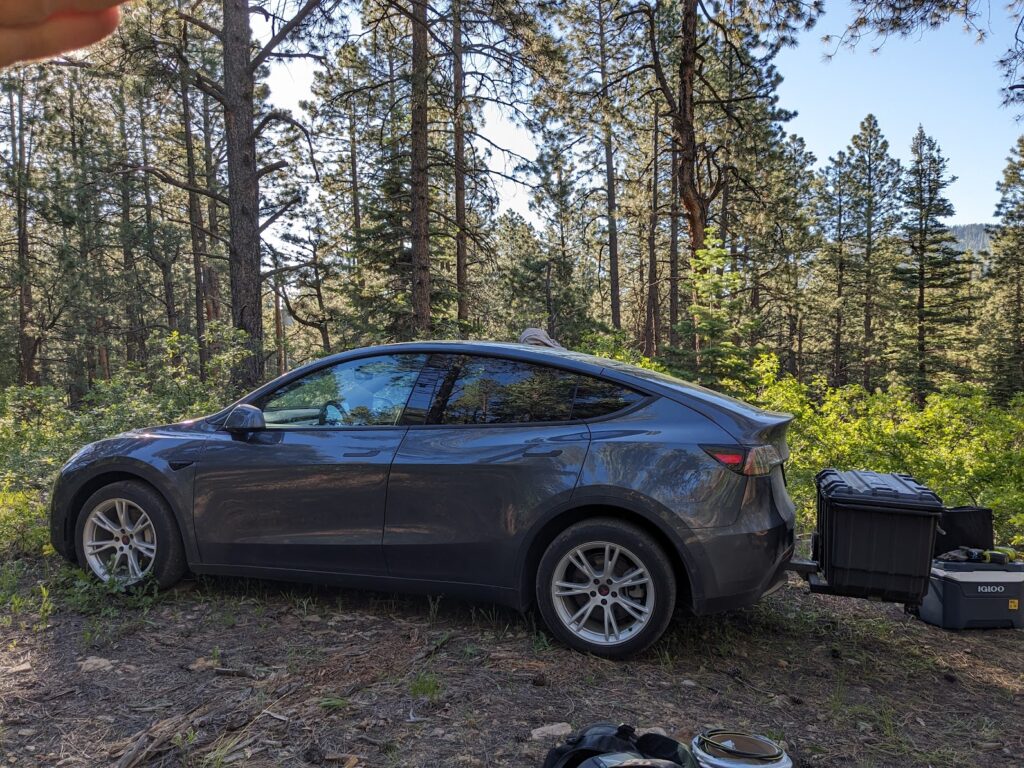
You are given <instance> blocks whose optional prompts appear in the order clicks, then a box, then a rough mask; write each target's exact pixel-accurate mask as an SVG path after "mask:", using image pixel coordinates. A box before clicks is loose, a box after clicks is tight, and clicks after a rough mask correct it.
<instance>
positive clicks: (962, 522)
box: [934, 507, 995, 557]
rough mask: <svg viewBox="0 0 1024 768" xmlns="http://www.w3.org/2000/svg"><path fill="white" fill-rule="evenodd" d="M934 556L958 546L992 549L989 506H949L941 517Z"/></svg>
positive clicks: (992, 540) (993, 542)
mask: <svg viewBox="0 0 1024 768" xmlns="http://www.w3.org/2000/svg"><path fill="white" fill-rule="evenodd" d="M939 528H940V529H941V530H940V531H939V532H938V533H937V534H936V536H935V552H934V556H935V557H938V556H939V555H943V554H945V553H946V552H952V551H953V550H954V549H957V548H958V547H970V548H971V549H992V546H993V545H994V544H995V541H994V538H993V535H992V510H991V509H989V508H988V507H947V508H946V509H943V510H942V517H941V518H940V519H939Z"/></svg>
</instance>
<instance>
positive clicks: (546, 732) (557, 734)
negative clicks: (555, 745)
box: [530, 723, 572, 741]
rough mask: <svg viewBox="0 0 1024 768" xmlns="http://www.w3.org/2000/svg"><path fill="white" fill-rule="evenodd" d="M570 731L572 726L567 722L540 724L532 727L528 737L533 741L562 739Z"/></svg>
mask: <svg viewBox="0 0 1024 768" xmlns="http://www.w3.org/2000/svg"><path fill="white" fill-rule="evenodd" d="M570 733H572V726H571V725H569V724H568V723H552V724H551V725H542V726H541V727H540V728H534V729H533V730H532V731H530V738H531V739H533V740H534V741H544V740H546V739H562V738H565V737H566V736H568V735H569V734H570Z"/></svg>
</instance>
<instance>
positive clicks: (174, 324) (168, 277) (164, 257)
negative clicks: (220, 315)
mask: <svg viewBox="0 0 1024 768" xmlns="http://www.w3.org/2000/svg"><path fill="white" fill-rule="evenodd" d="M147 107H148V100H147V98H146V97H145V96H144V97H143V98H142V100H141V101H140V102H139V143H140V145H141V149H142V165H143V166H144V167H147V168H148V167H149V165H150V154H149V123H148V121H147V119H146V118H147V114H146V109H147ZM142 191H143V198H144V202H145V208H144V211H143V213H144V216H145V223H146V253H147V254H148V255H149V259H150V261H152V262H153V263H154V264H156V265H157V267H158V268H159V270H160V277H161V279H162V281H163V291H164V308H165V311H166V315H167V328H168V331H169V332H170V333H174V332H175V331H177V330H178V326H179V324H180V323H179V319H178V304H177V300H176V297H175V287H174V262H175V261H176V260H177V255H178V254H177V253H175V254H174V255H173V256H172V255H171V254H170V253H167V252H166V251H165V252H161V251H160V249H159V248H158V247H157V242H156V217H155V215H154V211H153V209H154V205H155V204H154V201H153V184H152V181H151V179H150V175H149V174H148V173H144V174H142Z"/></svg>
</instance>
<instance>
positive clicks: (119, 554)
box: [75, 481, 186, 587]
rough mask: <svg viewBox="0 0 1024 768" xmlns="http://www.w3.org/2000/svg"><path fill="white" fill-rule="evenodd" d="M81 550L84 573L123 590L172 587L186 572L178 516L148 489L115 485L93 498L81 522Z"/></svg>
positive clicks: (129, 484)
mask: <svg viewBox="0 0 1024 768" xmlns="http://www.w3.org/2000/svg"><path fill="white" fill-rule="evenodd" d="M75 544H76V549H77V552H78V562H79V563H80V564H81V565H82V567H84V568H87V569H88V570H89V571H90V572H92V574H93V575H94V576H96V577H97V578H98V579H100V580H101V581H106V582H111V581H113V582H116V583H118V584H120V585H122V586H130V585H132V584H138V583H139V582H142V581H144V580H146V579H153V580H154V581H155V582H156V584H157V585H158V586H160V587H169V586H171V585H172V584H174V583H175V582H177V581H178V580H180V579H181V577H182V576H183V575H184V573H185V570H186V561H185V552H184V548H183V547H182V544H181V536H180V535H179V533H178V526H177V523H176V522H175V520H174V516H173V515H172V513H171V510H170V508H169V507H168V506H167V502H166V501H164V499H163V498H162V497H161V496H160V494H159V493H157V492H156V491H155V490H154V489H153V488H151V487H150V486H148V485H145V484H144V483H139V482H132V481H126V482H120V483H113V484H111V485H108V486H105V487H104V488H101V489H100V490H98V491H97V492H96V493H94V494H93V495H92V496H90V497H89V500H88V501H86V503H85V506H84V507H83V508H82V512H81V514H79V516H78V523H77V525H76V526H75Z"/></svg>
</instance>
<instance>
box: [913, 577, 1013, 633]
mask: <svg viewBox="0 0 1024 768" xmlns="http://www.w3.org/2000/svg"><path fill="white" fill-rule="evenodd" d="M1022 603H1024V563H1009V564H1007V565H989V564H986V563H953V562H949V563H947V562H943V561H941V560H936V561H935V562H934V563H933V564H932V573H931V585H930V586H929V588H928V594H927V595H925V598H924V601H923V602H922V603H921V607H920V608H919V609H918V616H920V617H921V620H922V621H926V622H928V623H929V624H934V625H935V626H937V627H943V628H944V629H991V628H996V627H1007V628H1009V627H1016V628H1017V629H1021V628H1024V609H1022V606H1021V604H1022Z"/></svg>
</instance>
